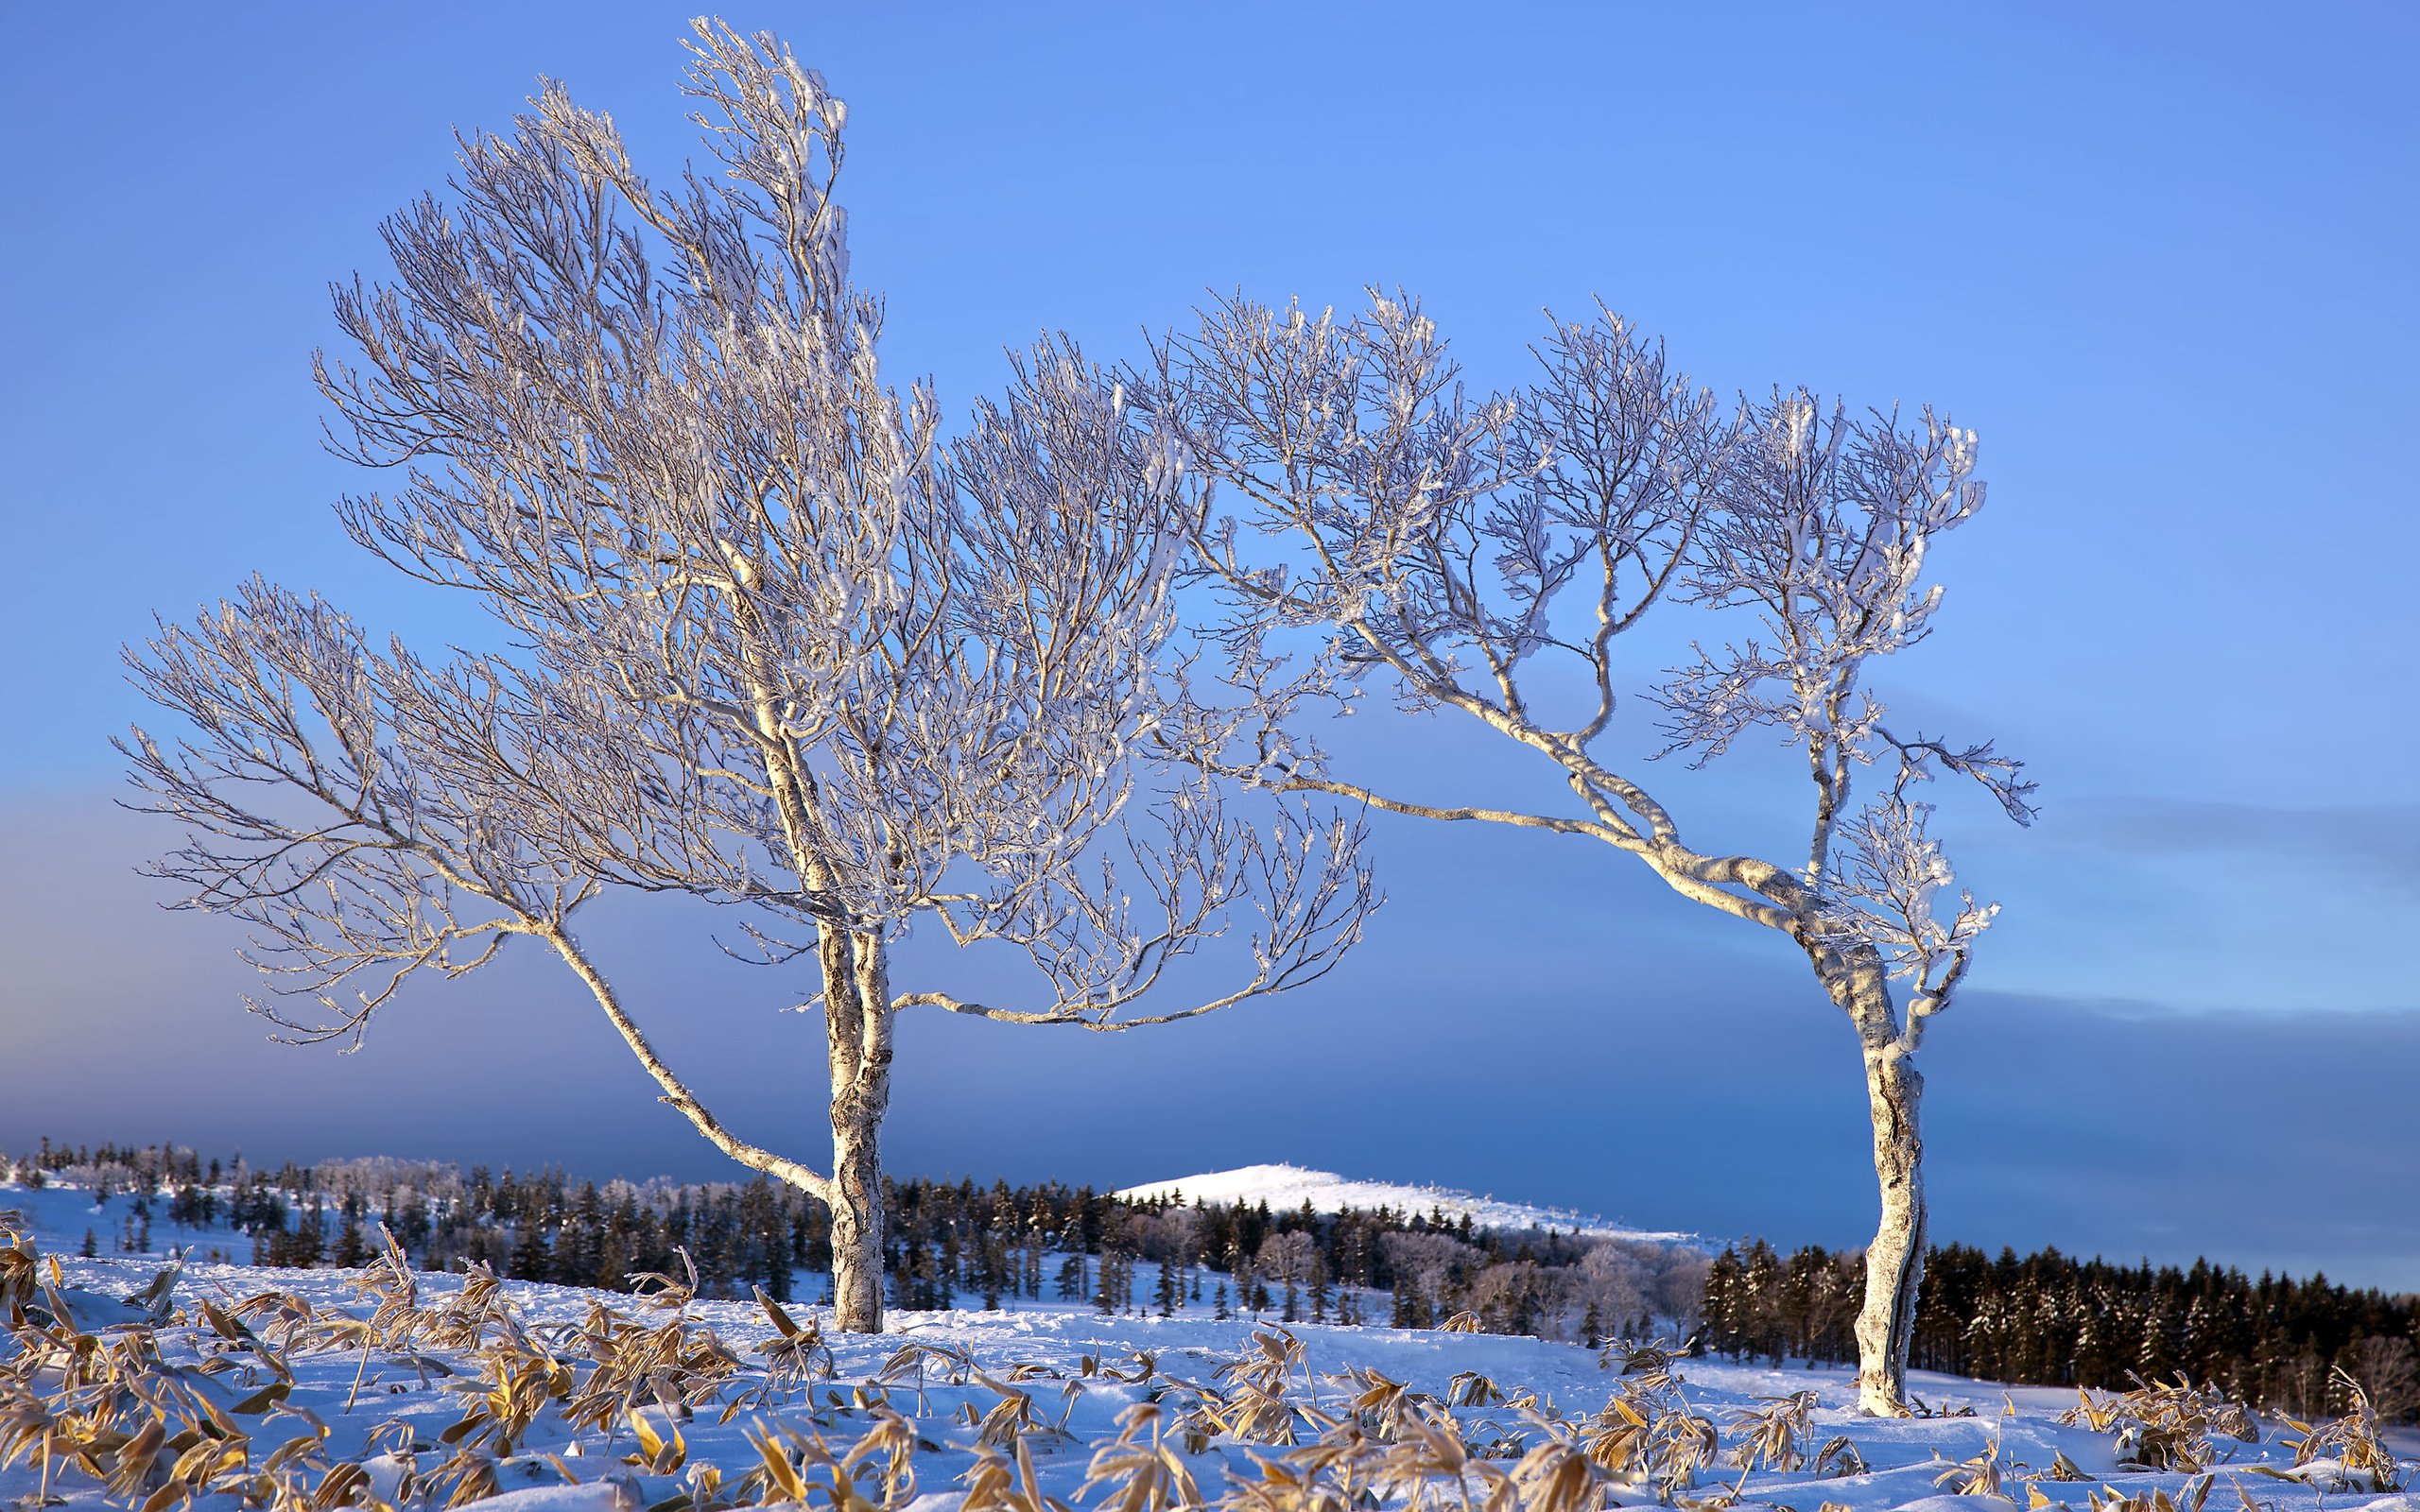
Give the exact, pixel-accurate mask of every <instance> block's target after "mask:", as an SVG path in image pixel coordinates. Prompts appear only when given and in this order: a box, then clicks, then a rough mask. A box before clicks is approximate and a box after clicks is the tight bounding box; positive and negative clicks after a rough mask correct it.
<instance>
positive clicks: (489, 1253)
mask: <svg viewBox="0 0 2420 1512" xmlns="http://www.w3.org/2000/svg"><path fill="white" fill-rule="evenodd" d="M0 1163H7V1164H9V1165H12V1166H13V1168H14V1169H15V1171H16V1173H17V1175H18V1177H19V1179H21V1180H26V1181H29V1182H35V1183H40V1182H43V1181H48V1180H59V1181H64V1182H70V1183H73V1184H74V1185H76V1186H78V1187H81V1188H88V1189H90V1190H92V1191H93V1192H95V1194H97V1195H98V1196H100V1197H101V1198H102V1199H103V1204H104V1207H105V1208H107V1206H108V1204H109V1199H111V1198H112V1197H123V1198H124V1199H125V1200H124V1201H123V1202H122V1203H120V1204H118V1206H117V1208H116V1212H117V1220H116V1221H117V1227H116V1229H115V1230H114V1231H113V1232H112V1233H109V1234H105V1235H101V1234H96V1235H95V1236H92V1237H91V1239H90V1240H89V1241H88V1242H89V1243H92V1244H94V1245H95V1246H97V1247H106V1248H108V1249H111V1250H117V1251H149V1250H150V1249H151V1248H152V1247H153V1242H152V1235H151V1226H152V1223H153V1221H154V1219H155V1216H157V1217H164V1219H165V1220H166V1221H168V1222H169V1223H171V1224H173V1225H174V1226H175V1227H176V1229H180V1230H204V1231H208V1232H223V1231H225V1230H233V1232H234V1233H235V1234H236V1235H239V1236H241V1238H242V1239H243V1240H245V1241H247V1242H248V1244H249V1253H246V1252H244V1251H243V1249H242V1248H240V1247H239V1248H233V1249H231V1248H229V1247H228V1246H224V1245H221V1246H213V1245H212V1243H211V1241H210V1240H208V1239H201V1240H199V1241H193V1242H196V1243H199V1246H200V1248H201V1249H202V1251H203V1255H202V1258H210V1251H211V1249H212V1248H213V1247H216V1248H218V1249H219V1251H220V1254H221V1257H222V1258H225V1259H228V1260H233V1261H244V1260H250V1261H251V1262H252V1263H258V1264H265V1265H284V1266H298V1267H308V1266H314V1265H333V1266H339V1267H346V1268H350V1267H353V1266H356V1265H360V1264H363V1263H367V1261H369V1260H370V1259H371V1258H372V1257H373V1256H374V1255H375V1253H376V1252H377V1249H378V1246H380V1245H381V1244H382V1243H383V1241H382V1239H381V1238H380V1233H379V1230H380V1227H381V1226H382V1225H383V1226H384V1228H385V1229H386V1230H387V1231H388V1232H390V1233H392V1234H393V1235H394V1236H395V1238H396V1240H397V1242H398V1243H400V1244H401V1245H402V1246H404V1248H405V1250H406V1253H407V1254H408V1256H409V1257H410V1259H411V1260H412V1261H413V1263H416V1264H418V1265H421V1266H423V1267H424V1268H427V1269H431V1270H446V1269H452V1268H455V1267H457V1266H458V1265H459V1264H462V1263H483V1264H486V1265H488V1266H490V1267H492V1268H493V1269H494V1271H495V1272H496V1273H497V1274H498V1275H502V1276H507V1277H511V1278H514V1279H519V1280H545V1281H555V1282H559V1283H562V1284H567V1285H575V1286H593V1287H601V1288H607V1289H627V1288H629V1287H630V1286H631V1284H632V1283H633V1282H632V1278H633V1277H635V1276H639V1275H644V1274H645V1273H648V1272H650V1271H653V1272H662V1273H665V1274H669V1275H680V1274H682V1267H683V1258H682V1257H683V1254H684V1253H685V1255H686V1256H687V1261H688V1263H691V1264H694V1265H695V1266H696V1268H697V1271H698V1276H699V1280H700V1284H701V1286H702V1287H703V1288H704V1289H705V1291H706V1292H707V1293H708V1294H709V1295H718V1296H737V1297H745V1296H747V1295H749V1293H750V1290H751V1289H752V1288H753V1287H757V1286H761V1287H763V1288H764V1289H765V1290H766V1292H767V1293H769V1295H771V1296H772V1297H775V1298H777V1299H779V1300H783V1301H788V1300H791V1299H793V1297H794V1296H795V1295H796V1292H797V1290H799V1289H801V1288H804V1289H806V1296H804V1297H802V1298H799V1299H802V1300H808V1301H815V1300H821V1297H819V1296H818V1295H817V1292H818V1290H819V1289H820V1288H821V1287H822V1286H823V1285H824V1284H825V1280H824V1278H825V1274H826V1273H827V1272H828V1269H829V1266H830V1263H831V1251H830V1237H831V1236H830V1230H829V1227H828V1220H827V1219H826V1217H825V1215H824V1213H823V1210H822V1209H821V1206H820V1205H819V1204H817V1203H815V1202H813V1201H811V1200H809V1199H808V1198H806V1197H804V1195H802V1194H799V1193H797V1192H795V1191H792V1190H790V1189H789V1188H787V1187H783V1186H776V1185H773V1184H770V1183H769V1182H766V1181H764V1180H761V1179H760V1180H757V1181H753V1182H751V1183H748V1184H746V1185H736V1184H731V1183H706V1184H685V1185H684V1184H678V1183H674V1182H669V1181H649V1182H645V1183H633V1182H629V1181H609V1182H606V1183H603V1184H602V1185H599V1184H598V1183H596V1182H594V1181H587V1180H580V1181H575V1180H573V1179H572V1178H570V1177H567V1176H566V1175H565V1174H564V1173H563V1172H562V1171H561V1170H557V1169H553V1168H548V1169H544V1170H540V1171H536V1172H525V1173H520V1174H515V1173H514V1172H512V1171H510V1170H504V1171H501V1172H491V1171H490V1170H489V1169H488V1168H487V1167H485V1166H474V1167H472V1169H471V1171H470V1172H469V1174H468V1175H464V1174H462V1173H461V1172H460V1171H459V1170H458V1168H457V1167H455V1166H453V1165H448V1164H440V1163H434V1162H428V1161H414V1160H391V1159H384V1158H380V1159H371V1160H331V1161H321V1162H320V1163H319V1164H317V1165H310V1166H297V1165H294V1164H290V1163H289V1164H286V1165H283V1166H280V1167H277V1168H276V1169H273V1170H272V1169H268V1168H266V1167H260V1168H255V1167H252V1166H249V1165H247V1164H245V1163H244V1162H243V1161H242V1160H240V1159H237V1160H233V1161H221V1160H209V1161H203V1160H201V1159H200V1158H199V1156H197V1155H196V1154H195V1153H194V1152H192V1151H190V1150H186V1149H182V1148H177V1147H170V1146H157V1145H155V1146H148V1147H145V1148H140V1149H137V1148H131V1147H128V1148H119V1147H116V1146H111V1145H104V1146H101V1147H99V1148H97V1149H90V1148H81V1147H73V1148H71V1147H68V1146H64V1145H58V1144H54V1143H51V1142H49V1141H47V1140H45V1141H44V1142H43V1145H42V1148H41V1149H40V1151H39V1152H37V1153H35V1154H33V1155H28V1156H22V1157H17V1158H15V1159H14V1160H6V1161H0ZM884 1186H885V1190H886V1194H887V1207H888V1211H889V1213H890V1224H889V1226H888V1244H889V1248H890V1252H889V1255H888V1257H887V1262H888V1263H887V1264H886V1267H885V1270H886V1274H887V1275H888V1276H889V1277H890V1287H891V1301H892V1304H893V1305H894V1306H897V1307H902V1308H908V1309H923V1310H930V1309H940V1308H949V1307H959V1306H982V1307H986V1308H989V1307H997V1306H999V1305H1001V1304H1002V1303H1003V1302H1004V1301H1006V1300H1009V1299H1011V1298H1019V1297H1022V1298H1027V1299H1030V1300H1044V1299H1048V1300H1056V1301H1076V1302H1083V1303H1088V1304H1090V1305H1092V1306H1094V1307H1096V1308H1098V1309H1100V1310H1102V1311H1104V1312H1115V1313H1126V1312H1154V1313H1158V1314H1172V1313H1178V1312H1193V1311H1195V1310H1201V1311H1203V1312H1206V1313H1207V1314H1209V1315H1211V1316H1214V1317H1233V1316H1242V1315H1246V1314H1249V1315H1252V1316H1254V1317H1267V1318H1271V1319H1273V1320H1275V1321H1281V1322H1294V1321H1298V1320H1300V1321H1310V1322H1327V1323H1342V1324H1348V1325H1350V1324H1359V1323H1374V1324H1384V1325H1392V1326H1394V1327H1401V1328H1426V1327H1431V1326H1434V1325H1436V1324H1438V1323H1442V1322H1443V1321H1445V1320H1446V1319H1448V1318H1450V1317H1453V1316H1455V1315H1456V1314H1462V1313H1468V1314H1472V1315H1473V1316H1474V1317H1475V1318H1476V1320H1477V1322H1478V1327H1480V1328H1481V1329H1483V1330H1486V1331H1489V1332H1505V1333H1534V1334H1539V1335H1542V1336H1545V1337H1549V1338H1567V1339H1574V1340H1582V1341H1586V1342H1589V1343H1592V1344H1593V1343H1596V1342H1599V1341H1600V1340H1602V1339H1604V1338H1607V1337H1610V1336H1613V1335H1615V1334H1645V1333H1648V1332H1656V1331H1658V1330H1659V1329H1673V1330H1682V1331H1685V1330H1686V1329H1687V1328H1689V1327H1692V1326H1694V1324H1695V1322H1696V1319H1697V1312H1698V1300H1699V1296H1700V1293H1701V1290H1702V1286H1703V1276H1704V1271H1705V1260H1704V1257H1703V1255H1700V1254H1698V1253H1696V1252H1695V1251H1693V1250H1691V1249H1688V1248H1686V1247H1680V1246H1667V1245H1656V1244H1644V1243H1638V1244H1634V1243H1627V1242H1623V1241H1618V1240H1610V1239H1600V1238H1583V1237H1579V1236H1575V1235H1572V1234H1568V1233H1564V1232H1560V1231H1558V1230H1556V1229H1528V1230H1521V1231H1503V1230H1495V1229H1480V1228H1478V1227H1476V1226H1474V1225H1473V1224H1472V1222H1471V1220H1470V1219H1469V1218H1468V1217H1467V1216H1455V1217H1449V1216H1448V1215H1447V1214H1446V1213H1445V1212H1443V1211H1442V1210H1439V1209H1434V1208H1432V1209H1431V1210H1430V1211H1427V1212H1425V1213H1424V1212H1418V1211H1411V1210H1409V1209H1403V1210H1398V1209H1392V1208H1385V1207H1381V1208H1378V1209H1375V1210H1373V1211H1345V1212H1342V1213H1320V1212H1316V1211H1312V1210H1311V1208H1310V1206H1309V1205H1308V1204H1305V1205H1304V1206H1303V1207H1302V1208H1299V1209H1294V1210H1290V1211H1275V1212H1272V1211H1270V1208H1269V1206H1268V1204H1266V1203H1259V1204H1254V1205H1250V1206H1237V1205H1213V1204H1206V1203H1201V1202H1198V1201H1197V1202H1193V1203H1186V1202H1184V1201H1182V1200H1172V1199H1167V1198H1160V1199H1152V1200H1147V1201H1137V1202H1128V1201H1125V1200H1123V1199H1121V1198H1119V1197H1117V1196H1115V1195H1114V1194H1108V1193H1101V1192H1095V1191H1094V1190H1093V1189H1091V1188H1090V1187H1070V1186H1067V1185H1066V1184H1065V1183H1063V1182H1045V1183H1040V1184H1034V1185H1026V1186H1011V1185H1010V1184H1009V1183H1007V1182H1005V1181H996V1182H994V1183H993V1184H992V1185H990V1186H988V1187H981V1186H977V1185H976V1184H975V1183H974V1182H972V1181H960V1182H958V1183H955V1184H952V1183H948V1182H935V1181H923V1180H907V1181H893V1180H890V1179H886V1180H885V1182H884Z"/></svg>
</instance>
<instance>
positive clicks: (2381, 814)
mask: <svg viewBox="0 0 2420 1512" xmlns="http://www.w3.org/2000/svg"><path fill="white" fill-rule="evenodd" d="M2060 807H2061V808H2062V809H2063V810H2064V811H2065V812H2064V813H2063V814H2062V815H2061V816H2060V822H2059V823H2058V824H2057V825H2056V826H2055V828H2054V829H2053V830H2052V831H2051V832H2050V833H2051V834H2052V835H2053V837H2054V838H2055V839H2057V840H2061V841H2064V842H2066V843H2067V844H2069V845H2082V846H2088V847H2090V848H2092V849H2095V850H2101V851H2116V852H2119V853H2123V854H2128V855H2135V856H2140V857H2146V858H2158V857H2186V856H2221V855H2227V856H2238V857H2245V858H2250V859H2256V860H2262V861H2267V862H2270V863H2273V864H2277V865H2286V866H2292V867H2296V868H2302V869H2306V870H2310V871H2317V872H2336V873H2343V874H2349V875H2351V876H2354V877H2358V878H2359V879H2360V880H2361V881H2363V882H2366V883H2371V884H2384V885H2388V886H2391V887H2394V888H2395V889H2397V890H2399V891H2403V892H2408V893H2411V894H2414V895H2420V803H2364V804H2342V805H2322V806H2309V807H2297V806H2290V805H2286V804H2273V803H2239V802H2229V801H2225V800H2222V799H2175V798H2163V797H2152V796H2148V795H2142V794H2110V795H2098V796H2091V797H2085V798H2081V799H2069V800H2066V801H2064V802H2063V803H2062V804H2061V805H2060Z"/></svg>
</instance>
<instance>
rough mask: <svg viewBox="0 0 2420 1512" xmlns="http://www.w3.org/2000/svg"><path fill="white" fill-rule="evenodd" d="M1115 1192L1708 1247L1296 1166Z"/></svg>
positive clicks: (1250, 1168)
mask: <svg viewBox="0 0 2420 1512" xmlns="http://www.w3.org/2000/svg"><path fill="white" fill-rule="evenodd" d="M1117 1195H1119V1196H1121V1197H1124V1198H1126V1199H1127V1200H1128V1201H1130V1202H1131V1201H1146V1200H1149V1199H1150V1198H1154V1197H1164V1196H1166V1197H1182V1198H1183V1199H1184V1201H1187V1202H1191V1201H1193V1200H1194V1199H1195V1198H1197V1197H1199V1198H1201V1200H1202V1201H1205V1202H1219V1203H1256V1202H1266V1203H1268V1204H1269V1207H1270V1211H1272V1212H1282V1211H1286V1210H1288V1209H1291V1208H1300V1207H1301V1206H1302V1205H1303V1204H1304V1203H1305V1202H1308V1203H1309V1204H1310V1205H1311V1207H1312V1209H1313V1210H1314V1211H1319V1212H1340V1211H1343V1210H1344V1209H1346V1208H1356V1209H1358V1210H1360V1211H1363V1212H1368V1211H1371V1210H1373V1209H1375V1208H1382V1207H1384V1208H1393V1209H1395V1210H1397V1211H1404V1212H1417V1213H1424V1214H1425V1213H1429V1212H1434V1211H1440V1210H1442V1211H1443V1212H1444V1214H1445V1216H1446V1217H1447V1218H1449V1219H1453V1220H1457V1221H1459V1220H1460V1219H1461V1218H1462V1217H1464V1216H1465V1215H1467V1216H1468V1217H1469V1218H1470V1221H1471V1222H1472V1223H1474V1224H1476V1225H1478V1227H1480V1228H1482V1229H1560V1230H1562V1231H1563V1232H1564V1233H1567V1234H1585V1235H1588V1236H1590V1237H1593V1238H1601V1239H1635V1240H1641V1241H1645V1242H1649V1243H1662V1244H1702V1243H1703V1240H1701V1239H1699V1238H1698V1236H1697V1235H1695V1234H1685V1233H1668V1232H1659V1231H1656V1230H1652V1229H1633V1228H1630V1227H1628V1226H1626V1225H1623V1224H1617V1223H1610V1222H1608V1221H1606V1220H1605V1219H1603V1218H1598V1217H1592V1216H1590V1215H1588V1214H1586V1213H1580V1212H1569V1211H1564V1210H1563V1209H1560V1208H1539V1207H1532V1206H1530V1204H1528V1203H1521V1202H1500V1201H1498V1200H1496V1199H1495V1198H1494V1197H1482V1196H1474V1195H1472V1194H1470V1193H1467V1192H1456V1191H1454V1190H1452V1189H1450V1188H1446V1187H1428V1186H1406V1185H1400V1184H1397V1183H1394V1182H1389V1181H1356V1180H1352V1179H1350V1178H1348V1177H1341V1176H1339V1175H1337V1174H1336V1173H1335V1172H1333V1171H1307V1170H1305V1169H1304V1168H1303V1167H1301V1166H1299V1165H1246V1166H1238V1167H1237V1168H1236V1169H1235V1170H1233V1171H1210V1172H1205V1173H1203V1174H1202V1175H1200V1176H1187V1177H1176V1178H1175V1179H1173V1180H1168V1181H1153V1182H1150V1183H1149V1184H1147V1185H1144V1186H1139V1187H1128V1188H1126V1189H1125V1190H1124V1191H1122V1192H1120V1193H1118V1194H1117Z"/></svg>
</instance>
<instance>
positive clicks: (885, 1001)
mask: <svg viewBox="0 0 2420 1512" xmlns="http://www.w3.org/2000/svg"><path fill="white" fill-rule="evenodd" d="M886 951H887V947H886V946H885V944H884V942H883V941H882V939H881V938H880V937H879V936H873V935H851V934H849V933H847V932H845V931H843V930H839V929H826V930H825V931H824V932H823V936H822V938H821V942H820V943H819V946H818V954H820V955H821V958H822V965H823V1005H824V1006H823V1022H824V1027H825V1030H826V1033H827V1036H828V1038H829V1040H830V1047H831V1053H832V1185H831V1199H830V1202H829V1204H828V1205H829V1207H830V1209H831V1212H832V1301H833V1322H834V1325H835V1326H836V1327H838V1329H839V1330H841V1331H842V1332H849V1333H879V1332H882V1256H883V1208H882V1143H881V1139H882V1117H883V1114H884V1113H885V1112H887V1111H888V1110H889V1109H890V995H889V985H890V971H889V966H888V962H887V961H886V960H885V954H886Z"/></svg>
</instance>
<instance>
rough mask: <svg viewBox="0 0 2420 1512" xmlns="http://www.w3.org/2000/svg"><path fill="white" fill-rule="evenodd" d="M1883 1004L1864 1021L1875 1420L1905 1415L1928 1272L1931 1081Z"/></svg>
mask: <svg viewBox="0 0 2420 1512" xmlns="http://www.w3.org/2000/svg"><path fill="white" fill-rule="evenodd" d="M1888 1004H1889V1000H1888V999H1887V998H1885V999H1884V1000H1883V1008H1882V1012H1881V1014H1880V1022H1879V1023H1878V1024H1876V1023H1875V1022H1874V1021H1873V1018H1872V1016H1870V1015H1869V1014H1867V1013H1864V1012H1860V1013H1859V1014H1858V1038H1859V1039H1860V1040H1863V1041H1864V1052H1865V1093H1866V1103H1867V1108H1868V1111H1870V1112H1871V1113H1872V1114H1873V1118H1874V1175H1875V1178H1876V1181H1877V1182H1878V1183H1879V1185H1880V1187H1881V1194H1882V1217H1881V1222H1880V1223H1879V1225H1878V1226H1877V1227H1876V1229H1875V1231H1874V1243H1873V1244H1872V1245H1871V1246H1868V1247H1867V1249H1866V1252H1865V1305H1864V1306H1863V1307H1862V1308H1860V1309H1859V1310H1858V1317H1857V1354H1858V1370H1857V1386H1858V1411H1859V1412H1864V1413H1871V1414H1874V1415H1876V1416H1877V1417H1897V1416H1900V1415H1902V1414H1904V1413H1905V1412H1906V1411H1907V1400H1908V1349H1909V1346H1910V1344H1911V1343H1912V1342H1913V1341H1914V1337H1915V1329H1916V1289H1917V1287H1918V1286H1919V1285H1920V1284H1921V1283H1922V1282H1923V1280H1924V1273H1925V1177H1924V1138H1923V1134H1922V1131H1921V1127H1920V1125H1919V1123H1918V1115H1919V1112H1920V1110H1921V1106H1922V1103H1923V1100H1924V1090H1925V1079H1924V1077H1923V1076H1922V1075H1921V1074H1918V1073H1917V1071H1916V1067H1915V1062H1914V1060H1913V1058H1912V1057H1910V1053H1909V1051H1908V1047H1907V1046H1906V1045H1904V1044H1902V1043H1901V1042H1900V1040H1899V1036H1898V1034H1897V1032H1896V1026H1895V1025H1894V1024H1893V1022H1892V1016H1891V1014H1890V1012H1889V1006H1888Z"/></svg>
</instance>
